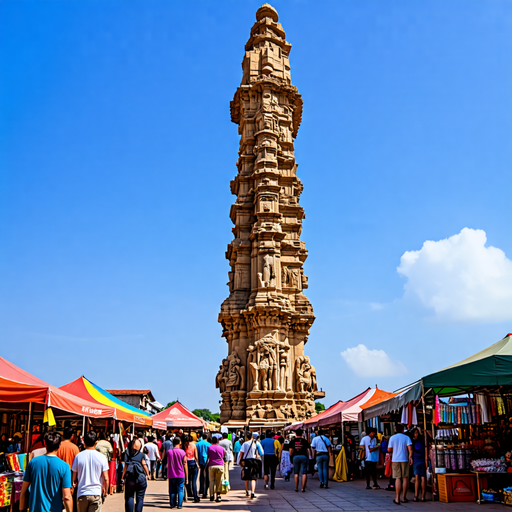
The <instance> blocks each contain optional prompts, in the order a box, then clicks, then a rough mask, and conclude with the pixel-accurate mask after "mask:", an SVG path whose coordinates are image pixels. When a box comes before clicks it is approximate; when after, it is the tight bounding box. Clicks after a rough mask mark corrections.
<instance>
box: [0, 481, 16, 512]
mask: <svg viewBox="0 0 512 512" xmlns="http://www.w3.org/2000/svg"><path fill="white" fill-rule="evenodd" d="M13 482H14V476H13V475H0V508H1V507H8V506H9V505H10V504H11V496H12V489H13Z"/></svg>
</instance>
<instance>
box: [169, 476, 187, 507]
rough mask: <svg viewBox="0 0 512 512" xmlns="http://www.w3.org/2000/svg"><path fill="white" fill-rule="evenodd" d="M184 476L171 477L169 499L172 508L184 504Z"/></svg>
mask: <svg viewBox="0 0 512 512" xmlns="http://www.w3.org/2000/svg"><path fill="white" fill-rule="evenodd" d="M184 484H185V479H184V478H169V499H170V502H171V508H174V507H176V506H178V507H182V506H183V485H184Z"/></svg>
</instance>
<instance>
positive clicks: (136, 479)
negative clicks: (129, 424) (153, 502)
mask: <svg viewBox="0 0 512 512" xmlns="http://www.w3.org/2000/svg"><path fill="white" fill-rule="evenodd" d="M148 476H149V468H148V466H147V464H146V460H145V457H144V454H143V453H142V452H141V442H140V440H139V439H134V440H133V441H132V442H131V443H130V444H129V445H128V449H127V450H126V452H125V455H124V469H123V480H124V482H125V486H124V510H125V512H133V509H134V506H135V512H142V507H143V506H144V496H145V494H146V489H147V486H148V482H147V477H148ZM134 495H135V496H136V502H135V501H134Z"/></svg>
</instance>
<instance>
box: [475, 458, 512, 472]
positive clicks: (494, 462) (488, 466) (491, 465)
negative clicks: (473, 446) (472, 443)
mask: <svg viewBox="0 0 512 512" xmlns="http://www.w3.org/2000/svg"><path fill="white" fill-rule="evenodd" d="M471 469H472V470H473V471H481V472H485V473H506V472H507V463H506V462H505V461H503V460H500V459H477V460H473V461H471Z"/></svg>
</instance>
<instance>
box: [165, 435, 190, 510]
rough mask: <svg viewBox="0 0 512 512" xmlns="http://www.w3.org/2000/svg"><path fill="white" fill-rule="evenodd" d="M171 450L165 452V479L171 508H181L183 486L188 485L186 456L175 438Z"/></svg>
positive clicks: (178, 439) (177, 438) (179, 440)
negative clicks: (167, 484) (167, 480)
mask: <svg viewBox="0 0 512 512" xmlns="http://www.w3.org/2000/svg"><path fill="white" fill-rule="evenodd" d="M172 447H173V448H172V450H169V451H168V452H167V478H168V479H169V499H170V502H171V508H174V507H176V506H177V507H178V508H181V507H182V506H183V485H184V484H188V467H187V456H186V455H185V452H184V451H183V450H182V449H181V439H180V438H179V437H175V438H174V439H173V441H172Z"/></svg>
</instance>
